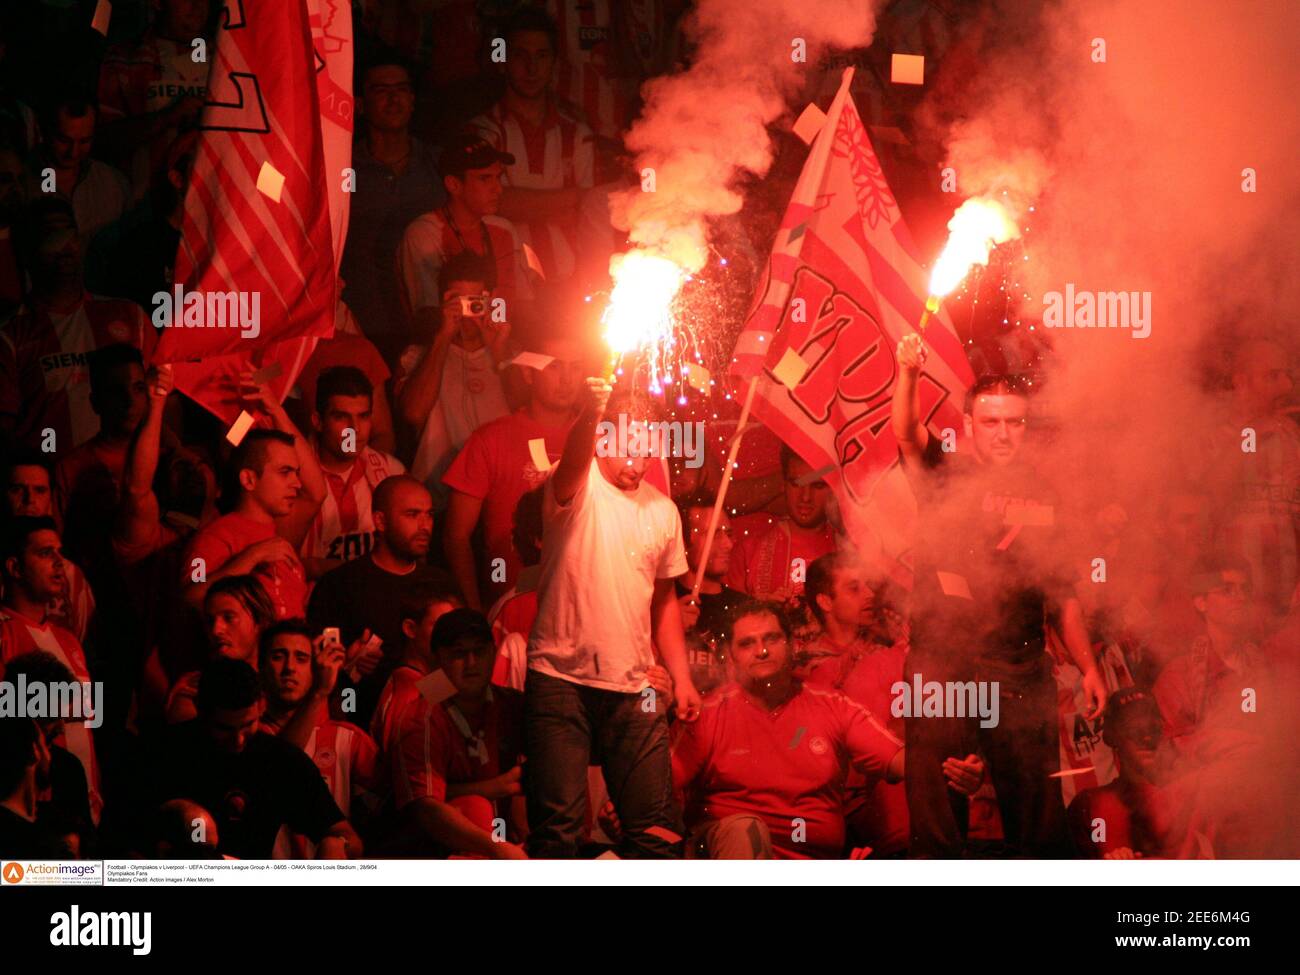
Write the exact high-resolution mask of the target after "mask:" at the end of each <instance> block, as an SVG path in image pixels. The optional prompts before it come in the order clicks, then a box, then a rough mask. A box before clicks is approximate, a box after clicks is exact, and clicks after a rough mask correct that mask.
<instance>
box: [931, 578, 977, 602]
mask: <svg viewBox="0 0 1300 975" xmlns="http://www.w3.org/2000/svg"><path fill="white" fill-rule="evenodd" d="M935 575H937V576H938V577H939V586H940V587H941V588H942V589H943V594H944V595H945V596H956V597H957V598H958V599H969V600H971V601H972V602H973V601H974V599H975V597H974V596H972V595H971V594H970V583H968V582H967V581H966V577H965V576H959V575H958V574H957V573H955V572H936V573H935Z"/></svg>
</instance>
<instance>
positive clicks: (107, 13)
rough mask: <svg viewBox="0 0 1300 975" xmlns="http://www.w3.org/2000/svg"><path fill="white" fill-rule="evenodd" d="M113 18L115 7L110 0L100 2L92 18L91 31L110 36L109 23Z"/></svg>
mask: <svg viewBox="0 0 1300 975" xmlns="http://www.w3.org/2000/svg"><path fill="white" fill-rule="evenodd" d="M112 16H113V5H112V4H111V3H109V2H108V0H99V3H97V4H95V15H94V16H93V17H91V18H90V29H91V30H97V31H99V32H100V33H101V34H103V35H104V36H105V37H107V36H108V21H109V19H110V18H111V17H112Z"/></svg>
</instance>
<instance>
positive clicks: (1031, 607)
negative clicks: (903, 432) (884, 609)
mask: <svg viewBox="0 0 1300 975" xmlns="http://www.w3.org/2000/svg"><path fill="white" fill-rule="evenodd" d="M924 467H925V471H924V473H922V474H921V475H920V476H919V477H917V476H912V484H913V488H914V490H915V493H916V498H917V518H918V523H917V533H916V551H915V562H914V565H915V583H914V587H913V592H912V630H911V647H912V652H913V653H915V654H917V655H918V658H919V659H928V660H933V661H944V662H945V663H948V664H954V665H957V666H958V667H959V668H960V667H961V666H962V665H963V664H965V665H967V666H970V667H973V668H974V669H979V670H987V671H993V672H995V673H996V672H1001V673H1003V674H1005V675H1007V676H1012V675H1015V674H1021V675H1025V676H1028V675H1029V674H1030V673H1032V672H1033V671H1036V670H1038V669H1039V668H1041V666H1042V660H1043V652H1044V646H1045V637H1044V629H1043V628H1044V624H1045V622H1046V615H1047V612H1048V609H1049V606H1050V605H1051V602H1052V601H1053V600H1055V599H1057V598H1060V597H1061V596H1062V595H1064V594H1065V591H1066V589H1067V586H1068V582H1069V574H1068V572H1067V571H1066V567H1067V560H1066V558H1065V555H1064V552H1063V549H1062V545H1061V541H1062V538H1063V535H1064V533H1063V532H1062V530H1061V525H1060V516H1061V510H1060V505H1059V504H1058V503H1057V498H1056V494H1055V492H1054V491H1053V490H1052V489H1051V488H1050V487H1049V486H1048V485H1047V484H1046V483H1045V481H1044V480H1043V479H1042V478H1041V477H1040V476H1039V475H1038V474H1037V472H1035V471H1034V470H1033V469H1032V468H1030V467H1028V466H1026V465H1022V464H1011V465H1008V466H1005V467H999V466H993V465H984V464H980V463H979V462H978V461H977V460H976V459H975V458H974V456H973V455H972V454H971V452H970V451H969V450H967V451H956V452H953V453H944V452H943V450H942V449H941V445H940V442H939V441H938V440H936V439H935V438H933V437H932V438H931V439H930V442H929V444H928V445H927V447H926V452H925V456H924ZM909 473H911V474H913V475H915V472H909ZM967 593H969V598H968V597H967ZM936 676H937V675H936Z"/></svg>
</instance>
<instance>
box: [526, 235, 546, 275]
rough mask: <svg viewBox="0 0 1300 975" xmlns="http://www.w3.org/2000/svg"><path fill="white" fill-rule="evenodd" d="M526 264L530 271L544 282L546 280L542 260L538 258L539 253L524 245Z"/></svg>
mask: <svg viewBox="0 0 1300 975" xmlns="http://www.w3.org/2000/svg"><path fill="white" fill-rule="evenodd" d="M524 263H525V264H527V265H528V269H529V270H530V271H532V272H533V273H534V274H536V275H537V276H538V277H539V278H541V279H542V280H543V281H545V280H546V272H545V271H543V270H542V262H541V259H540V258H539V257H538V256H537V251H535V250H533V249H532V248H531V247H529V246H528V245H527V244H524Z"/></svg>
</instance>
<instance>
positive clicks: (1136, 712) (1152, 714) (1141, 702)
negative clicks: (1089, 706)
mask: <svg viewBox="0 0 1300 975" xmlns="http://www.w3.org/2000/svg"><path fill="white" fill-rule="evenodd" d="M1144 718H1145V719H1148V720H1149V721H1154V722H1156V724H1157V726H1158V725H1159V722H1160V708H1159V707H1158V706H1157V704H1156V701H1155V698H1153V697H1152V696H1151V694H1150V693H1148V692H1146V691H1143V690H1140V689H1139V688H1136V687H1121V688H1120V689H1119V690H1117V691H1115V692H1114V693H1113V694H1111V695H1110V700H1108V701H1107V702H1106V715H1105V719H1104V721H1103V722H1102V740H1103V741H1104V742H1105V743H1106V744H1107V745H1110V746H1111V747H1112V748H1114V747H1115V746H1116V745H1117V744H1118V743H1119V741H1120V739H1122V738H1127V737H1130V736H1131V735H1133V734H1134V732H1135V729H1136V728H1137V727H1138V726H1140V724H1141V722H1142V719H1144Z"/></svg>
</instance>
